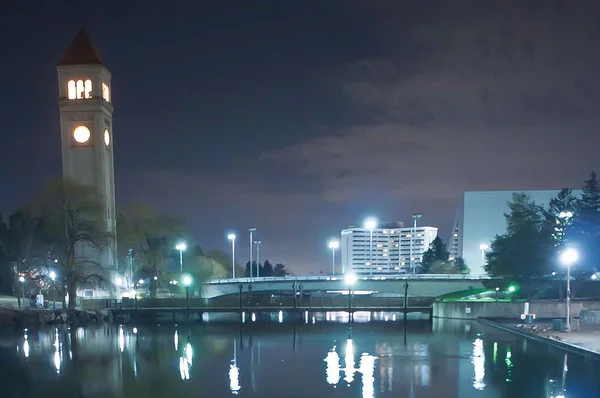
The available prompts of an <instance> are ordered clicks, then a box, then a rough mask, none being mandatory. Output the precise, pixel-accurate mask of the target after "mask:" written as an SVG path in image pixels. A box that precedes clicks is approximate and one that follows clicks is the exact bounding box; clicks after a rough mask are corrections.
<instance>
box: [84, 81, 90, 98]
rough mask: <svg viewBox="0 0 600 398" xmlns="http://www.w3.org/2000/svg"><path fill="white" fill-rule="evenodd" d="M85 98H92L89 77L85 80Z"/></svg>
mask: <svg viewBox="0 0 600 398" xmlns="http://www.w3.org/2000/svg"><path fill="white" fill-rule="evenodd" d="M85 98H92V81H91V80H90V79H87V80H86V81H85Z"/></svg>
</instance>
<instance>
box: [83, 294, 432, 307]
mask: <svg viewBox="0 0 600 398" xmlns="http://www.w3.org/2000/svg"><path fill="white" fill-rule="evenodd" d="M432 303H433V298H419V297H409V298H408V307H409V308H410V307H418V308H423V307H429V306H431V305H432ZM82 306H83V308H84V309H88V310H100V309H105V308H110V309H113V310H134V309H139V310H145V309H156V310H160V309H164V310H176V309H187V308H190V309H194V310H208V311H210V310H212V311H217V310H220V309H221V310H228V311H229V310H252V309H260V310H273V311H277V310H278V309H292V308H296V309H319V308H339V309H347V308H353V309H359V308H370V309H381V310H385V309H388V308H395V309H400V308H403V307H404V298H403V297H371V296H354V295H352V296H351V297H349V296H348V295H345V296H314V297H313V296H308V297H296V298H295V299H294V297H285V296H284V297H268V296H252V295H249V296H248V295H244V296H243V297H242V300H241V301H240V298H239V296H236V297H234V296H229V297H218V298H211V299H203V298H198V297H193V298H190V299H189V300H188V299H186V298H157V299H141V300H131V299H124V300H84V301H83V302H82Z"/></svg>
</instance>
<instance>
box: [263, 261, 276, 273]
mask: <svg viewBox="0 0 600 398" xmlns="http://www.w3.org/2000/svg"><path fill="white" fill-rule="evenodd" d="M274 272H275V270H274V268H273V265H272V264H271V263H270V262H269V260H265V264H264V265H263V271H262V275H263V276H273V273H274Z"/></svg>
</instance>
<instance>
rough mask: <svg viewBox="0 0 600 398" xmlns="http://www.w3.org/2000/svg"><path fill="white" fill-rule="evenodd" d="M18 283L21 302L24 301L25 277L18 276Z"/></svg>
mask: <svg viewBox="0 0 600 398" xmlns="http://www.w3.org/2000/svg"><path fill="white" fill-rule="evenodd" d="M19 282H21V297H23V302H24V301H25V277H24V276H23V275H21V276H19Z"/></svg>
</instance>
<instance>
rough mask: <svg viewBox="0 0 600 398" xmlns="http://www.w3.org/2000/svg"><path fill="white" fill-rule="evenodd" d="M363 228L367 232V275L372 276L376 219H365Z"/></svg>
mask: <svg viewBox="0 0 600 398" xmlns="http://www.w3.org/2000/svg"><path fill="white" fill-rule="evenodd" d="M364 226H365V229H368V230H369V275H373V230H374V229H375V228H377V219H375V218H373V217H369V218H367V219H366V220H365V225H364Z"/></svg>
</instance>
